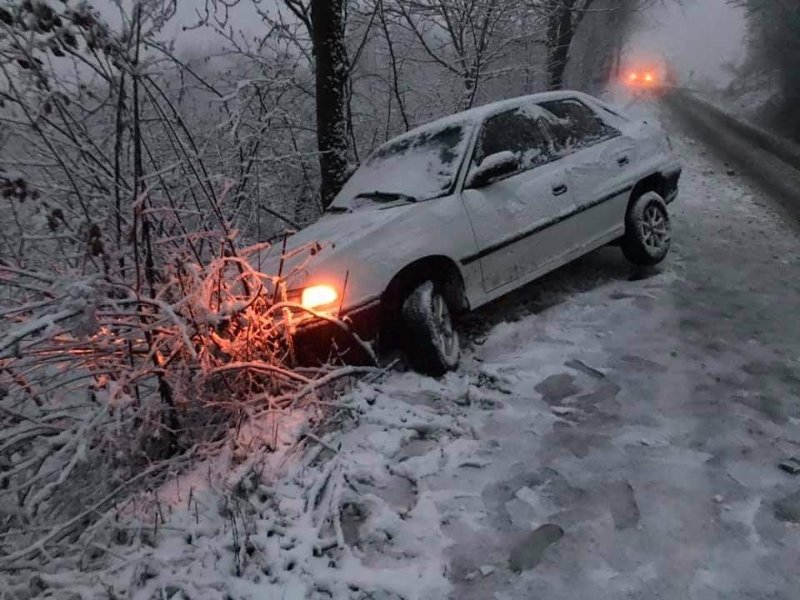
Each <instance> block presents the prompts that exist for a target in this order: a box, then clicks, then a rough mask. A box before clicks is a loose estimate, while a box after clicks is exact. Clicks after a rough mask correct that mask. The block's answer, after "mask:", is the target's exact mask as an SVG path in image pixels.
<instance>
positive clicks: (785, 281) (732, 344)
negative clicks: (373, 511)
mask: <svg viewBox="0 0 800 600" xmlns="http://www.w3.org/2000/svg"><path fill="white" fill-rule="evenodd" d="M662 117H665V118H666V119H669V120H670V121H671V122H675V120H674V119H673V118H671V116H670V115H666V116H665V115H662ZM671 133H672V134H673V137H674V141H675V144H676V147H677V150H678V152H679V153H680V154H681V155H682V157H683V159H684V161H685V165H686V171H685V176H684V179H683V181H682V185H681V193H680V196H679V199H678V201H677V203H676V204H674V205H673V206H672V212H673V218H674V231H675V245H674V251H673V253H672V254H671V256H670V258H669V260H668V261H667V262H666V263H665V265H664V266H662V267H661V268H660V269H659V270H657V271H656V272H654V273H637V272H634V271H632V270H631V268H630V267H629V266H627V265H626V263H625V262H624V261H623V259H622V257H621V256H620V253H619V251H618V250H616V249H613V248H607V249H603V250H601V251H598V252H595V253H593V254H592V255H590V256H588V257H585V258H584V259H582V260H580V261H578V262H577V263H575V264H573V265H571V266H568V267H566V268H564V269H561V270H560V271H558V272H556V273H554V274H552V275H550V276H548V277H546V278H545V279H542V280H540V281H539V282H537V283H535V284H533V285H532V286H529V287H528V288H526V289H525V290H522V291H521V292H519V293H516V294H514V295H513V296H512V297H509V298H506V299H504V300H503V301H501V302H499V303H497V304H495V305H493V306H491V307H489V308H488V309H486V310H482V311H480V312H479V313H478V314H476V315H474V316H473V317H471V318H470V320H469V322H468V323H467V324H466V329H467V337H468V338H469V339H470V340H471V345H470V348H469V350H468V351H467V353H466V356H465V357H464V360H463V364H462V367H461V370H460V371H459V373H457V374H454V375H451V376H450V377H449V378H448V379H447V380H446V381H445V382H442V383H436V382H433V381H432V380H428V379H420V378H418V377H417V376H415V375H411V374H405V375H396V376H393V377H391V378H390V379H389V380H387V381H386V382H385V383H384V384H383V385H382V386H381V388H380V389H379V394H378V398H377V402H376V404H377V406H378V407H381V406H382V405H383V406H386V405H388V404H389V403H397V402H407V403H411V404H415V405H419V404H422V405H426V406H428V407H430V408H432V409H433V410H434V411H437V412H440V413H442V414H444V415H447V416H448V418H452V419H453V420H454V421H455V422H457V423H459V424H461V426H462V430H465V431H470V432H472V433H471V434H469V435H467V434H463V435H456V434H453V433H452V431H450V432H447V431H444V432H443V431H438V432H436V431H434V432H433V433H430V434H428V435H426V436H422V437H423V438H424V439H419V438H420V435H418V434H414V433H412V435H405V436H404V435H403V434H402V433H398V432H402V426H400V429H399V430H398V429H397V428H396V426H395V427H392V426H388V427H383V428H382V429H381V428H380V427H379V428H378V429H375V428H374V427H373V428H372V429H370V428H369V426H364V425H362V427H361V428H359V429H360V431H358V432H357V433H356V434H355V435H354V436H353V437H351V438H350V439H351V440H355V439H358V440H362V441H363V440H364V439H366V440H368V442H369V443H366V444H364V443H360V444H359V445H360V447H361V448H362V449H367V448H369V450H370V451H373V452H374V451H376V450H377V451H378V453H379V455H381V459H380V460H379V461H377V463H375V462H373V464H371V466H370V468H374V467H375V466H376V464H381V465H383V466H382V467H381V468H385V469H386V471H387V472H389V473H394V474H397V473H401V474H402V476H403V477H405V478H409V479H410V480H411V481H412V482H413V484H414V485H413V486H412V487H410V488H407V489H405V494H406V495H407V496H408V498H406V499H405V500H403V501H400V502H398V501H397V498H396V496H397V495H398V486H397V485H392V484H390V483H386V482H384V484H376V485H375V489H377V490H378V491H377V492H375V493H377V495H378V496H380V495H381V491H380V490H383V491H384V492H385V494H386V495H387V498H390V500H389V501H388V502H389V504H390V505H392V504H394V505H395V506H398V505H400V506H402V505H403V504H407V505H408V506H413V499H412V496H413V497H415V498H417V499H420V498H425V499H426V500H428V501H432V503H433V506H435V511H433V510H432V509H431V508H430V507H429V508H428V509H427V510H426V511H425V512H426V515H427V518H428V519H432V518H434V517H433V516H432V515H435V516H436V517H438V520H439V523H438V524H437V523H430V524H429V527H428V528H427V531H428V535H434V537H435V538H436V539H437V540H438V542H439V544H433V546H435V547H436V548H440V549H441V556H440V558H441V560H442V563H443V565H445V567H444V568H446V576H447V579H448V580H449V582H450V584H451V585H452V586H453V587H452V590H451V591H452V595H451V597H453V598H458V599H459V600H462V599H463V600H467V599H476V600H477V599H482V600H483V599H486V598H497V599H498V600H504V599H528V598H547V599H548V600H559V599H564V600H577V599H583V598H585V599H587V600H588V599H592V600H597V599H598V598H609V599H611V598H614V599H616V598H623V597H624V598H647V599H652V598H670V599H676V598H693V599H694V598H697V599H702V600H712V599H716V598H719V599H722V598H725V599H732V598H781V599H783V598H785V599H787V600H788V599H790V598H791V599H794V598H797V597H798V594H800V571H798V565H800V525H798V524H795V523H791V522H790V520H791V519H792V518H794V519H796V520H797V521H800V497H799V496H800V493H798V490H800V476H795V477H792V476H791V475H789V474H787V473H785V472H783V471H781V470H780V469H779V468H778V463H779V462H780V461H781V460H782V459H783V458H785V457H786V456H790V455H800V228H799V227H797V226H796V222H794V221H792V220H789V219H787V218H786V216H785V215H782V214H781V213H779V211H780V209H779V208H775V207H774V206H776V205H773V202H772V201H771V200H770V198H769V197H767V196H766V194H765V192H763V191H762V190H761V189H760V188H759V187H756V186H755V185H754V184H750V183H748V182H746V181H744V180H743V179H742V178H741V177H740V176H738V175H730V174H728V171H729V169H730V167H728V166H726V165H725V164H723V163H722V161H721V160H718V159H716V158H714V157H712V155H711V153H710V152H708V151H707V150H706V149H704V147H703V146H702V145H701V144H700V143H698V142H696V141H693V140H691V139H690V138H689V137H687V135H686V132H685V131H682V130H680V129H676V128H673V130H672V132H671ZM509 315H511V318H512V320H511V322H505V321H507V320H509ZM458 390H461V391H460V392H459V391H458ZM454 399H456V400H459V401H460V405H456V404H455V403H454ZM364 427H367V428H366V429H364ZM376 436H377V437H376ZM386 440H393V442H392V443H388V442H387V441H386ZM345 447H347V444H345ZM367 479H369V477H367ZM374 479H375V478H374V477H373V481H372V483H373V484H375V481H374ZM386 481H389V480H386ZM400 487H401V488H402V486H400ZM792 494H794V496H792ZM402 495H403V493H402V491H401V492H400V496H402ZM787 497H788V499H787ZM392 498H393V499H392ZM406 508H408V507H406ZM401 512H402V509H401ZM410 514H411V518H409V517H406V518H407V519H408V520H409V521H411V522H414V520H415V519H418V518H421V517H420V516H419V515H417V514H415V513H414V512H413V511H412V512H411V513H410ZM362 516H363V515H362ZM365 518H366V517H365ZM787 519H788V520H787ZM545 524H551V526H549V527H545V528H543V529H540V530H538V531H536V530H537V528H538V527H540V526H542V525H545ZM552 525H554V526H556V527H553V526H552ZM417 526H419V524H417ZM353 527H354V533H353V534H352V535H351V536H350V537H351V539H352V541H353V544H354V545H355V547H356V553H357V554H359V555H361V556H363V557H364V558H365V560H367V562H369V554H370V551H369V550H368V546H369V544H367V543H365V542H363V540H362V541H359V536H365V537H364V539H366V538H370V537H373V538H374V535H375V530H376V529H375V528H376V526H375V523H372V524H370V523H369V522H367V523H365V524H364V523H362V524H360V525H359V523H358V522H356V523H355V525H354V526H353ZM359 527H360V528H361V529H360V530H359ZM437 527H439V528H440V533H435V534H431V533H430V531H431V529H433V530H434V531H435V530H436V528H437ZM378 529H379V528H378ZM562 532H563V536H562ZM389 537H390V539H392V537H393V536H389ZM430 542H431V541H430V540H428V542H426V544H427V546H428V549H429V554H427V555H425V554H422V555H417V556H416V558H417V559H418V560H426V561H435V559H436V558H437V554H436V552H437V550H435V548H431V544H430ZM379 554H384V551H381V552H380V553H379ZM404 555H405V556H413V555H414V553H413V551H411V552H408V551H405V554H404ZM408 560H413V559H411V558H409V559H408ZM378 562H379V563H380V561H378ZM401 562H402V561H401ZM381 564H383V563H381ZM384 566H386V565H384ZM431 594H432V592H431V590H430V588H429V589H428V592H425V591H424V586H423V588H421V589H420V597H421V598H429V597H430V598H433V597H435V596H434V595H431Z"/></svg>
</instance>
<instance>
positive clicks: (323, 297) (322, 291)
mask: <svg viewBox="0 0 800 600" xmlns="http://www.w3.org/2000/svg"><path fill="white" fill-rule="evenodd" d="M337 298H339V293H338V292H337V291H336V290H335V289H334V288H333V287H331V286H329V285H314V286H311V287H307V288H306V289H304V290H303V295H302V296H301V299H300V304H302V305H303V307H304V308H309V309H315V308H320V307H321V306H327V305H329V304H333V303H334V302H336V300H337Z"/></svg>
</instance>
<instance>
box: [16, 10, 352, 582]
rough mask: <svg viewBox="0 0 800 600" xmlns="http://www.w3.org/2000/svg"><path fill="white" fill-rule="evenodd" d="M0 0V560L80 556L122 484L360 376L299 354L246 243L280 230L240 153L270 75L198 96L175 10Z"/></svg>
mask: <svg viewBox="0 0 800 600" xmlns="http://www.w3.org/2000/svg"><path fill="white" fill-rule="evenodd" d="M5 6H7V8H3V9H2V11H1V12H0V32H2V34H1V35H0V100H2V102H0V114H2V117H3V121H2V122H3V129H1V130H0V144H2V147H0V152H1V153H2V156H3V163H2V164H3V167H2V169H0V214H2V215H3V221H2V227H0V570H6V569H14V568H18V567H20V566H25V565H28V566H30V565H31V564H36V561H42V560H46V561H47V562H48V563H50V564H51V565H55V566H56V567H57V565H59V564H66V565H73V566H74V565H76V564H84V561H86V560H87V556H88V555H87V554H86V553H87V552H89V551H90V550H91V549H92V548H95V546H96V545H97V544H98V543H100V542H98V540H101V539H102V537H103V536H104V535H109V534H110V529H109V527H108V524H109V523H110V522H112V521H114V520H115V519H116V518H118V517H119V515H120V514H121V513H120V511H123V510H124V509H123V506H124V504H125V500H126V498H128V497H130V496H131V495H132V494H134V493H135V492H137V491H141V490H144V489H152V488H155V487H157V486H158V485H159V482H160V481H163V480H164V478H166V477H167V476H169V475H170V474H172V473H174V472H175V471H176V470H178V469H180V468H181V466H182V465H185V464H186V462H187V461H189V460H194V459H195V458H196V457H197V456H198V455H204V454H208V453H211V452H213V451H215V450H218V449H219V448H220V447H222V446H224V445H226V444H229V443H230V441H229V439H226V434H227V433H228V432H229V431H231V430H235V429H237V428H241V426H242V423H246V422H247V421H248V419H251V418H257V417H258V416H259V415H261V414H263V413H264V412H269V411H272V413H276V414H277V413H278V412H279V411H281V410H282V409H284V408H286V407H287V406H289V405H292V404H296V403H298V402H304V401H308V400H309V399H313V397H314V392H316V391H317V390H318V389H320V388H323V387H325V386H327V385H330V383H331V382H333V381H335V380H336V379H337V377H340V376H343V375H348V374H351V373H353V372H354V370H352V369H339V370H336V369H333V368H332V367H323V368H319V369H299V368H297V367H296V365H295V364H294V360H293V352H292V345H291V330H292V323H291V318H292V317H291V311H289V310H287V304H286V303H284V302H283V300H284V295H283V294H284V291H283V286H282V285H281V279H280V278H279V277H278V275H277V274H276V273H272V274H269V273H262V272H261V271H260V269H259V267H260V262H259V260H258V257H259V255H260V253H261V252H262V251H263V250H264V249H265V247H266V244H265V243H256V242H257V241H258V238H257V237H256V236H253V235H248V234H253V233H258V230H259V229H262V230H263V231H269V232H276V231H280V230H281V229H282V228H283V227H284V223H283V222H281V221H280V220H279V219H277V218H276V215H279V213H280V211H279V210H277V209H276V208H274V207H271V206H269V205H267V204H265V205H264V206H263V208H264V209H265V211H261V210H260V208H262V207H261V206H260V205H259V203H258V198H259V195H258V193H257V192H258V190H259V189H260V188H259V187H258V186H259V185H262V184H264V183H265V182H264V181H263V180H262V181H261V183H258V178H257V177H255V175H257V174H258V172H259V171H258V170H259V168H260V167H259V165H260V164H261V163H260V162H259V161H257V160H251V158H252V157H256V156H258V155H257V154H256V151H257V150H258V148H259V144H262V143H264V142H265V141H269V139H270V136H271V135H272V132H271V130H270V124H271V123H272V121H270V119H271V118H272V117H273V116H274V115H273V114H272V111H273V110H274V109H275V106H273V105H272V104H271V93H272V92H274V89H272V87H271V86H272V85H273V82H270V81H268V80H267V79H266V78H262V79H261V80H259V81H258V82H252V83H248V84H247V85H245V86H236V87H234V89H233V90H225V92H226V93H222V92H220V90H218V89H216V88H213V86H211V84H210V83H208V82H207V81H205V80H204V79H202V78H201V76H200V75H199V74H198V73H197V72H196V71H195V70H194V69H191V67H189V66H187V65H186V64H184V63H182V62H181V61H180V60H179V59H177V58H175V57H174V55H173V54H172V52H171V51H170V48H169V47H168V46H165V45H163V44H161V43H160V42H159V41H158V40H159V36H158V32H159V31H160V29H161V27H162V26H163V24H164V23H165V22H166V20H167V19H168V18H169V17H170V15H171V12H172V11H173V9H174V4H172V3H170V2H155V3H148V2H137V3H134V4H133V6H134V9H133V12H132V13H131V14H126V15H124V16H123V19H122V24H121V25H120V26H119V27H117V28H116V29H115V28H114V27H112V26H110V25H108V24H107V23H105V22H104V21H103V20H102V19H101V17H100V16H99V14H98V13H97V12H95V11H94V10H92V9H91V6H90V5H89V4H88V3H87V2H73V1H68V2H58V3H56V2H47V1H44V0H34V1H20V2H10V3H7V4H6V5H5ZM184 78H188V79H191V80H192V82H193V83H192V86H196V87H197V88H203V89H205V93H206V94H210V95H212V96H214V97H215V98H216V100H215V103H211V104H210V106H212V108H209V107H208V106H206V107H205V109H204V111H199V110H196V108H197V107H196V106H194V105H191V106H187V105H186V104H184V100H183V98H182V94H183V92H185V91H186V89H188V87H189V86H188V85H187V86H183V85H177V86H176V84H175V81H183V79H184ZM215 83H218V82H215ZM280 85H281V84H280V82H278V83H275V84H274V86H276V87H278V88H279V87H280ZM209 87H211V89H212V90H213V91H210V90H209V89H208V88H209ZM228 92H230V93H228ZM254 99H258V100H259V103H258V105H257V106H256V107H253V106H251V104H250V103H252V102H253V101H254ZM244 104H247V106H244ZM264 115H267V117H264ZM259 120H260V121H259ZM295 160H299V159H297V158H295ZM290 170H291V169H290ZM280 181H282V180H281V179H280V178H276V179H273V182H278V183H280ZM267 183H269V182H267ZM252 197H254V198H255V200H251V198H252ZM253 207H255V210H257V211H258V212H256V213H254V212H253ZM278 208H280V207H278ZM262 212H265V213H266V215H268V216H269V218H267V217H263V219H264V221H267V223H265V227H263V228H261V227H258V226H256V223H254V221H255V218H254V214H257V215H261V214H262ZM260 218H262V217H259V219H260ZM285 220H286V221H287V222H289V221H291V220H292V219H291V217H286V218H285ZM258 225H261V222H260V221H258ZM254 237H256V239H255V240H254V239H253V238H254ZM248 240H249V241H248ZM285 275H288V274H285ZM233 439H238V438H236V437H235V436H234V438H233ZM76 544H78V545H77V546H76ZM75 548H81V551H80V552H76V551H75ZM92 552H94V550H92ZM90 554H91V552H90ZM89 558H91V556H89ZM54 568H55V567H54ZM0 587H2V586H0Z"/></svg>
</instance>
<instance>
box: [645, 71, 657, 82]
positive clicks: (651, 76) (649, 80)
mask: <svg viewBox="0 0 800 600" xmlns="http://www.w3.org/2000/svg"><path fill="white" fill-rule="evenodd" d="M654 79H655V77H653V74H652V73H648V74H647V75H645V76H644V80H645V81H646V82H647V83H652V82H653V80H654Z"/></svg>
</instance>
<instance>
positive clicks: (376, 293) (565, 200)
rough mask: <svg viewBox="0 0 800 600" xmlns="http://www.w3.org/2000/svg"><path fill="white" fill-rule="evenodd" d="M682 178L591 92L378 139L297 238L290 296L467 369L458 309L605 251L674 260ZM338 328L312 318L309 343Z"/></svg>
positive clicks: (438, 361)
mask: <svg viewBox="0 0 800 600" xmlns="http://www.w3.org/2000/svg"><path fill="white" fill-rule="evenodd" d="M680 174H681V166H680V164H679V162H678V160H677V159H676V157H675V155H674V154H673V152H672V147H671V144H670V141H669V139H668V138H667V135H666V134H665V133H664V131H663V130H662V129H661V128H660V127H658V126H657V125H655V124H651V123H647V122H643V121H636V120H632V119H630V118H628V117H626V116H624V115H623V114H621V113H620V112H618V111H616V110H614V109H612V108H610V107H609V106H607V105H606V104H604V103H603V102H601V101H600V100H598V99H596V98H593V97H591V96H588V95H585V94H582V93H578V92H566V91H565V92H554V93H546V94H539V95H534V96H528V97H523V98H516V99H513V100H507V101H503V102H498V103H495V104H490V105H487V106H484V107H480V108H476V109H473V110H469V111H467V112H463V113H460V114H456V115H453V116H450V117H447V118H445V119H441V120H439V121H435V122H433V123H431V124H428V125H425V126H423V127H420V128H418V129H415V130H413V131H411V132H409V133H407V134H405V135H402V136H400V137H397V138H395V139H392V140H390V141H389V142H387V143H385V144H384V145H383V146H381V147H379V148H378V149H377V150H376V151H375V152H374V153H373V154H372V155H371V156H370V157H369V158H368V159H367V160H366V161H365V162H364V164H363V165H362V166H361V167H360V168H359V169H358V170H357V171H356V172H355V173H354V174H353V176H352V177H351V178H350V180H349V181H348V182H347V184H346V185H345V186H344V188H343V189H342V191H341V192H340V193H339V195H338V196H337V197H336V199H335V200H334V202H333V204H332V205H331V207H330V208H329V210H328V211H327V212H326V214H325V215H324V216H323V217H322V218H321V219H320V220H319V221H318V222H317V223H315V224H314V225H312V226H310V227H308V228H307V229H304V230H302V231H301V232H299V233H297V234H296V235H294V236H291V237H290V238H288V240H287V250H286V252H285V254H284V267H283V272H284V273H289V275H288V282H287V287H288V289H289V292H288V297H289V299H290V300H292V301H294V302H296V303H299V304H302V306H304V307H305V308H307V309H311V310H313V311H315V312H317V313H320V312H321V313H324V314H325V313H326V314H328V315H335V316H341V317H343V318H344V317H346V318H347V319H351V320H352V322H353V325H354V329H355V330H356V331H358V332H360V333H361V334H362V336H371V335H373V334H376V333H377V334H378V337H379V341H380V343H381V346H384V345H385V344H386V342H387V340H389V341H391V342H395V341H396V342H398V343H399V344H400V346H401V348H402V350H403V351H404V353H405V356H406V357H407V360H408V361H409V363H410V364H411V366H412V367H413V368H415V369H417V370H419V371H421V372H424V373H428V374H431V375H441V374H443V373H445V372H446V371H448V370H451V369H454V368H455V367H456V366H457V364H458V360H459V353H460V351H459V338H458V334H457V332H456V329H455V327H454V318H455V317H456V316H457V315H459V314H462V313H464V312H465V311H468V310H471V309H475V308H477V307H479V306H481V305H483V304H486V303H487V302H490V301H492V300H494V299H496V298H499V297H501V296H503V295H504V294H507V293H509V292H511V291H512V290H514V289H516V288H519V287H520V286H523V285H525V284H527V283H529V282H531V281H533V280H534V279H537V278H539V277H541V276H542V275H544V274H546V273H548V272H550V271H552V270H554V269H556V268H558V267H559V266H561V265H564V264H565V263H568V262H570V261H572V260H574V259H575V258H577V257H579V256H581V255H583V254H586V253H587V252H590V251H592V250H594V249H596V248H598V247H600V246H603V245H605V244H609V243H617V244H618V245H620V246H621V247H622V251H623V253H624V255H625V256H626V257H627V259H628V260H630V261H631V262H633V263H635V264H637V265H655V264H657V263H659V262H660V261H662V260H663V259H664V258H665V257H666V255H667V252H668V251H669V248H670V241H671V237H670V235H671V228H670V218H669V214H668V212H667V205H668V204H669V203H670V202H672V200H674V199H675V197H676V195H677V191H678V180H679V178H680ZM273 252H278V251H277V250H273ZM312 254H313V256H312ZM269 260H272V261H273V263H275V261H277V260H278V257H277V256H273V257H272V258H271V259H269V258H268V259H267V262H265V263H264V264H269V262H268V261H269ZM272 268H275V264H273V266H272ZM329 325H330V324H328V325H326V322H325V321H324V320H322V319H320V318H319V317H318V316H307V317H305V318H301V323H300V326H299V335H300V338H301V340H302V339H303V338H305V339H315V340H323V341H325V342H326V343H330V339H331V330H330V328H329Z"/></svg>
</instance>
